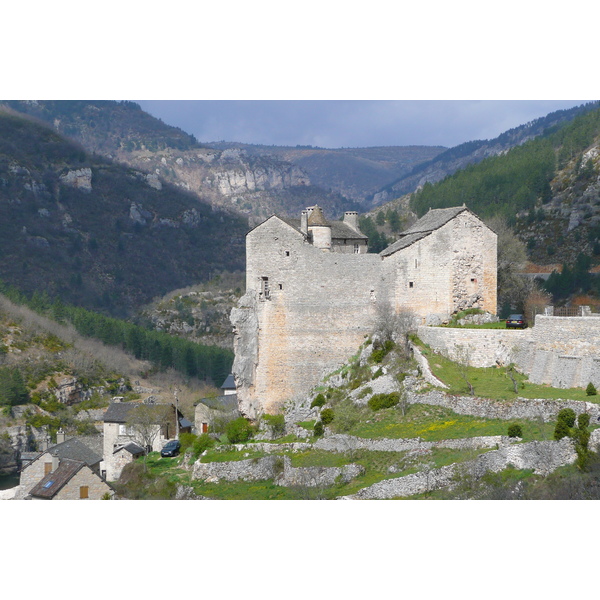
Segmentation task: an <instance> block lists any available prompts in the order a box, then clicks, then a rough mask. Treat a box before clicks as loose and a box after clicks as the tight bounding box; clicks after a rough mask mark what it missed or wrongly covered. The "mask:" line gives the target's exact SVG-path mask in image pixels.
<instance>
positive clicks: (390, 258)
mask: <svg viewBox="0 0 600 600" xmlns="http://www.w3.org/2000/svg"><path fill="white" fill-rule="evenodd" d="M367 242H368V239H367V237H366V236H365V235H364V234H363V233H362V232H361V231H360V229H359V226H358V215H357V213H354V212H347V213H345V215H344V220H343V221H334V222H329V221H327V220H326V219H325V217H324V215H323V213H322V211H321V209H320V208H319V207H312V208H309V209H307V210H306V211H303V213H302V215H301V218H300V219H298V220H294V219H284V218H280V217H278V216H272V217H270V218H269V219H267V220H266V221H264V222H263V223H262V224H260V225H258V226H257V227H255V228H254V229H253V230H252V231H250V232H249V233H248V235H247V237H246V294H245V295H244V296H243V297H242V298H241V299H240V301H239V303H238V306H237V307H236V308H234V309H233V311H232V313H231V321H232V323H233V326H234V350H235V361H234V365H233V374H234V377H235V383H236V388H237V394H238V402H239V409H240V411H241V413H242V414H244V415H245V416H247V417H249V418H252V419H253V418H256V417H257V416H259V415H260V414H261V413H263V412H267V413H275V412H278V411H279V410H281V408H282V406H283V404H284V403H285V402H286V401H287V400H291V399H294V398H297V397H300V396H303V395H305V394H306V393H307V392H308V391H309V390H310V388H311V387H313V386H314V385H315V384H316V383H317V382H318V381H320V380H321V378H322V377H323V376H324V375H326V374H327V373H329V372H331V371H333V370H335V369H336V368H337V367H339V366H340V365H341V364H343V363H344V362H346V361H347V360H348V358H349V357H351V356H352V355H353V354H355V353H356V351H357V349H358V348H359V346H360V345H361V343H362V342H363V341H364V340H365V337H367V336H369V335H371V334H372V333H373V330H374V328H375V325H376V323H377V322H378V320H381V319H384V318H386V315H389V314H393V313H396V314H397V313H400V312H401V311H410V312H411V313H413V314H414V315H415V316H417V317H418V318H419V319H420V321H421V322H436V321H437V322H441V321H442V320H444V319H447V318H448V317H449V316H450V315H451V314H452V313H454V312H456V311H458V310H461V309H465V308H470V307H477V308H481V309H483V310H486V311H489V312H491V313H495V312H496V245H497V236H496V234H495V233H494V232H493V231H492V230H490V229H489V228H488V227H487V226H486V225H485V224H484V223H483V222H482V221H481V220H480V219H479V218H477V216H476V215H474V214H473V213H472V212H471V211H470V210H469V209H468V208H466V207H465V206H462V207H455V208H446V209H435V210H430V211H429V212H428V213H427V214H426V215H425V216H424V217H422V218H421V219H420V220H419V221H417V222H416V223H415V224H414V225H413V226H412V227H410V228H409V229H408V230H406V231H404V232H403V233H402V234H400V236H399V239H398V240H397V241H396V242H394V243H393V244H392V245H390V246H389V247H388V248H386V249H385V250H383V251H382V252H381V253H379V254H368V253H367V249H368V246H367Z"/></svg>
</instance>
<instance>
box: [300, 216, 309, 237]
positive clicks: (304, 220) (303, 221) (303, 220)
mask: <svg viewBox="0 0 600 600" xmlns="http://www.w3.org/2000/svg"><path fill="white" fill-rule="evenodd" d="M300 231H301V232H302V233H303V234H304V235H308V211H307V210H303V211H302V213H301V214H300Z"/></svg>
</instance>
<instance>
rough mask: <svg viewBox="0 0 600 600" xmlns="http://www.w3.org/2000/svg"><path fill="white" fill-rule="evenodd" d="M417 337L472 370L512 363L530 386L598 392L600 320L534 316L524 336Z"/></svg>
mask: <svg viewBox="0 0 600 600" xmlns="http://www.w3.org/2000/svg"><path fill="white" fill-rule="evenodd" d="M417 334H418V336H419V338H420V339H421V340H422V341H423V342H425V343H426V344H428V345H429V346H431V348H433V349H434V350H435V351H437V352H441V353H442V354H444V355H446V356H448V357H450V358H451V359H453V360H460V359H465V358H466V359H468V362H469V364H471V365H472V366H474V367H492V366H496V365H508V364H510V363H515V364H516V365H517V367H518V368H519V370H521V371H522V372H523V373H526V374H527V375H528V376H529V380H530V381H531V382H532V383H542V384H548V385H551V386H553V387H557V388H563V389H564V388H572V387H585V386H587V384H588V383H590V382H592V383H593V384H594V385H595V386H596V387H600V317H554V316H545V315H537V316H536V318H535V325H534V327H532V328H529V329H525V330H506V329H459V328H446V327H427V326H420V327H419V328H418V332H417Z"/></svg>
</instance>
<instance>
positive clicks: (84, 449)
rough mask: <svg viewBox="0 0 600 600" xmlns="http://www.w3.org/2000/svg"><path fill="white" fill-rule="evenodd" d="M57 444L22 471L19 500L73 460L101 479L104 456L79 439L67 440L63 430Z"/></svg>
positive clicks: (17, 495)
mask: <svg viewBox="0 0 600 600" xmlns="http://www.w3.org/2000/svg"><path fill="white" fill-rule="evenodd" d="M56 437H57V442H58V443H57V444H55V445H54V446H51V447H50V448H48V450H44V451H42V452H39V453H37V455H36V456H35V457H34V458H32V459H31V460H30V462H29V463H28V464H27V465H26V466H24V467H23V468H22V470H21V475H20V480H19V490H18V492H17V494H16V497H18V498H25V497H27V496H28V495H29V494H30V492H31V490H32V489H33V488H34V487H35V486H36V485H37V484H38V483H39V482H40V481H41V480H42V479H44V478H45V477H46V476H47V475H49V474H50V473H52V472H54V471H56V469H57V468H58V467H59V465H60V463H61V462H62V461H63V460H65V459H68V460H72V461H76V462H78V463H83V464H85V465H86V467H87V469H88V470H89V471H91V472H92V473H94V474H95V475H97V476H98V477H101V473H100V465H101V462H102V456H100V455H99V454H98V453H96V452H94V451H93V450H92V449H91V448H89V447H88V446H87V445H85V444H84V443H82V442H81V441H80V440H78V439H77V438H70V439H66V436H65V434H64V432H63V431H62V430H59V431H58V433H57V436H56Z"/></svg>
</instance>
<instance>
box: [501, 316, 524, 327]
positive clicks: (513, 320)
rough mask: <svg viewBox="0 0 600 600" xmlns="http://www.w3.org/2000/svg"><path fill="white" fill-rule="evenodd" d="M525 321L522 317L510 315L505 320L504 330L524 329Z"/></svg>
mask: <svg viewBox="0 0 600 600" xmlns="http://www.w3.org/2000/svg"><path fill="white" fill-rule="evenodd" d="M525 327H527V321H526V320H525V316H524V315H510V316H509V317H508V319H506V329H525Z"/></svg>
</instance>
